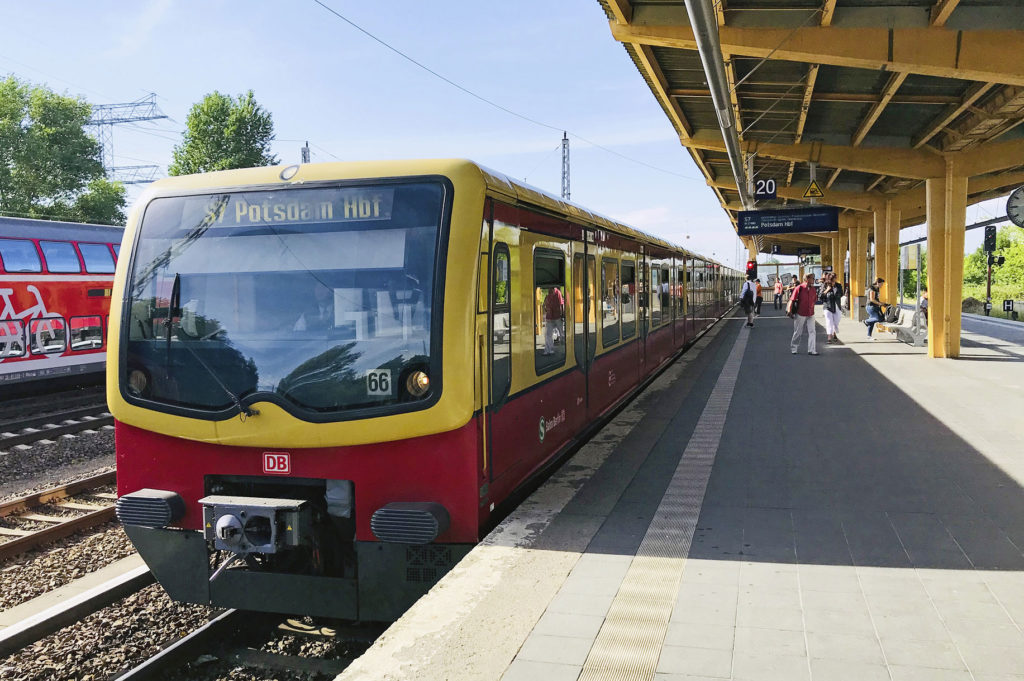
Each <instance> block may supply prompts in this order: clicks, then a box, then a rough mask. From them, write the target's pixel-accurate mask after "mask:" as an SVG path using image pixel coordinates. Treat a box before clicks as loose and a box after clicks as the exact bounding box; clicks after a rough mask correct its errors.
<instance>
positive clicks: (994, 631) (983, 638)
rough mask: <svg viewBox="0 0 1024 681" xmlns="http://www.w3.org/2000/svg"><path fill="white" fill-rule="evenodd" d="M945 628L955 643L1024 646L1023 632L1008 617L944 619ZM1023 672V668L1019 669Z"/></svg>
mask: <svg viewBox="0 0 1024 681" xmlns="http://www.w3.org/2000/svg"><path fill="white" fill-rule="evenodd" d="M946 628H947V629H948V630H949V635H950V636H951V637H952V638H953V642H954V643H956V644H957V645H978V646H1007V647H1021V648H1024V634H1021V631H1020V629H1018V628H1017V627H1016V626H1014V625H1013V624H1012V623H1011V622H1010V619H1009V618H1008V617H1004V618H1003V621H1002V622H995V621H992V620H967V619H959V620H951V619H949V618H947V619H946ZM1021 671H1022V673H1024V670H1021Z"/></svg>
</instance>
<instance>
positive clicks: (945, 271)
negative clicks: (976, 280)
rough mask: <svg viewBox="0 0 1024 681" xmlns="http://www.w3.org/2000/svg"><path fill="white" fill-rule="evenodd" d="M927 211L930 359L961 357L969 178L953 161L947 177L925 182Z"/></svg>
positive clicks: (950, 163) (947, 167) (949, 165)
mask: <svg viewBox="0 0 1024 681" xmlns="http://www.w3.org/2000/svg"><path fill="white" fill-rule="evenodd" d="M925 187H926V195H927V197H928V198H927V202H928V203H927V211H928V356H929V357H959V356H960V313H961V298H962V294H963V285H964V227H965V225H966V223H967V178H966V177H963V176H958V175H957V174H956V172H955V167H954V165H953V162H952V161H947V162H946V175H945V177H941V178H932V179H929V180H926V181H925Z"/></svg>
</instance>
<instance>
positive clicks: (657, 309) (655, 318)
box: [651, 267, 661, 327]
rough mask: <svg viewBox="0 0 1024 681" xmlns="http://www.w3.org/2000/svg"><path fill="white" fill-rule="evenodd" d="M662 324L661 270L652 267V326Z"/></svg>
mask: <svg viewBox="0 0 1024 681" xmlns="http://www.w3.org/2000/svg"><path fill="white" fill-rule="evenodd" d="M659 324H661V270H659V269H658V268H657V267H652V268H651V327H655V326H658V325H659Z"/></svg>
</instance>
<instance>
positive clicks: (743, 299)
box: [740, 274, 757, 326]
mask: <svg viewBox="0 0 1024 681" xmlns="http://www.w3.org/2000/svg"><path fill="white" fill-rule="evenodd" d="M755 291H756V289H755V287H754V277H753V275H751V274H748V275H747V280H746V281H745V282H743V288H742V289H740V305H741V306H743V314H745V315H747V326H753V325H754V300H755V298H756V297H757V296H756V295H755Z"/></svg>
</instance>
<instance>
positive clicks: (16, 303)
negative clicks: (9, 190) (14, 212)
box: [0, 217, 124, 394]
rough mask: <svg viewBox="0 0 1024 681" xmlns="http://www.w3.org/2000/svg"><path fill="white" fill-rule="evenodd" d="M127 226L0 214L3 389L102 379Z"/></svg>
mask: <svg viewBox="0 0 1024 681" xmlns="http://www.w3.org/2000/svg"><path fill="white" fill-rule="evenodd" d="M123 233H124V229H123V228H122V227H108V226H104V225H88V224H78V223H71V222H49V221H46V220H26V219H21V218H6V217H0V387H2V388H3V390H4V392H5V394H10V393H12V392H22V391H25V390H27V389H29V388H30V386H32V385H35V384H37V383H40V382H46V383H47V384H48V385H49V384H52V383H54V382H57V381H59V380H61V379H64V381H65V382H71V381H80V380H89V379H92V380H93V381H96V380H99V377H101V376H102V375H103V369H104V364H105V358H106V343H107V339H106V329H107V316H108V314H109V308H110V291H111V287H112V286H113V281H114V268H115V263H116V262H117V254H118V249H119V248H120V244H121V236H122V234H123Z"/></svg>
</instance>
